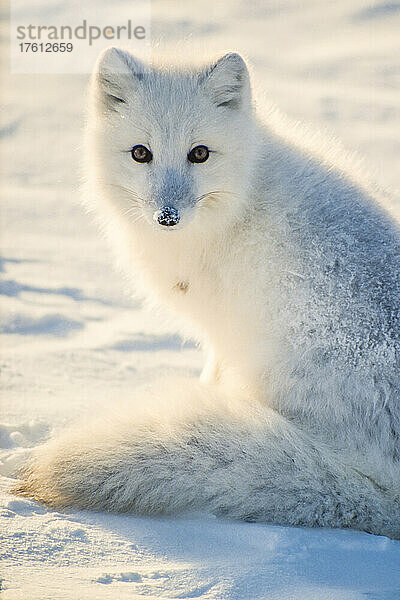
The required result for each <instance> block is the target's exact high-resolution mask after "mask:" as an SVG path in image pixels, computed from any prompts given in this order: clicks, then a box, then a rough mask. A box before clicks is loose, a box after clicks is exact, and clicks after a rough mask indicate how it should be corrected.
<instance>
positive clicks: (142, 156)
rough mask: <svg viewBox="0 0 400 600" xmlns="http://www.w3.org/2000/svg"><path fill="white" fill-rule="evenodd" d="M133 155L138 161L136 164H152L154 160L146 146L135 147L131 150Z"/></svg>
mask: <svg viewBox="0 0 400 600" xmlns="http://www.w3.org/2000/svg"><path fill="white" fill-rule="evenodd" d="M131 155H132V158H133V160H136V162H140V163H147V162H150V161H151V159H152V158H153V155H152V153H151V152H150V150H149V149H148V148H146V146H142V145H141V144H138V145H137V146H133V148H132V150H131Z"/></svg>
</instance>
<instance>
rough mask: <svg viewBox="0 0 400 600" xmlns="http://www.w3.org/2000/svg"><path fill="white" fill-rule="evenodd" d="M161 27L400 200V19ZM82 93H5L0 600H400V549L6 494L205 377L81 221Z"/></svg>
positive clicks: (257, 5) (66, 87)
mask: <svg viewBox="0 0 400 600" xmlns="http://www.w3.org/2000/svg"><path fill="white" fill-rule="evenodd" d="M100 1H101V2H102V3H103V4H104V3H105V0H99V2H98V3H100ZM109 4H110V7H111V3H109ZM121 4H122V2H121V0H119V1H118V2H115V3H113V4H112V10H117V9H118V5H121ZM50 5H51V3H50V2H49V1H46V0H36V1H35V10H37V11H42V13H46V11H49V10H50ZM53 6H55V5H54V3H53ZM60 6H62V7H65V6H66V5H64V4H63V3H61V4H59V5H57V7H55V8H57V9H59V8H60ZM3 10H4V9H3ZM110 10H111V8H110ZM152 10H153V22H152V27H153V38H154V39H155V40H157V39H160V40H166V41H168V42H170V43H173V44H177V46H176V47H177V49H178V51H181V52H183V51H184V50H183V47H184V46H183V45H181V40H182V38H186V43H187V44H189V46H192V48H193V47H194V49H195V52H197V50H198V51H199V52H200V51H202V50H203V49H209V48H210V47H213V48H216V49H217V50H219V51H221V52H225V51H227V50H230V49H237V50H239V51H240V52H243V53H244V54H245V55H246V56H248V58H249V59H250V60H251V61H252V64H253V67H254V69H253V70H254V76H255V78H256V79H257V80H259V81H262V83H263V85H264V87H265V89H266V90H267V93H268V95H269V96H270V97H271V98H272V99H273V100H274V101H275V102H276V103H277V104H278V105H279V106H280V107H281V108H282V109H283V110H284V111H286V112H287V113H288V114H289V115H290V116H292V117H294V118H296V119H301V120H305V121H307V122H309V123H312V124H315V125H316V126H318V127H322V128H328V129H329V130H330V131H332V132H333V133H334V134H335V135H336V136H337V137H338V138H341V139H342V140H343V142H344V144H345V146H346V147H347V148H349V149H350V150H355V151H358V152H360V153H361V154H362V155H364V156H365V157H366V165H367V168H368V170H370V171H371V172H374V173H375V178H376V180H377V181H378V183H380V184H382V185H383V186H385V187H389V188H390V187H392V188H396V189H397V188H399V187H400V94H399V89H400V52H399V45H400V43H399V39H400V36H399V33H400V2H396V1H390V2H389V1H388V2H382V1H380V2H375V3H373V2H365V1H360V0H335V2H330V1H328V0H326V1H324V0H319V1H313V0H303V1H302V2H299V1H298V0H281V1H278V0H276V1H272V0H271V1H267V0H264V1H257V0H255V1H253V2H245V1H243V2H239V1H237V0H231V1H228V0H226V1H225V2H218V1H217V0H213V1H209V0H202V2H196V3H194V2H191V3H187V2H186V3H184V2H181V1H178V0H170V1H169V2H163V1H162V0H153V2H152ZM1 19H2V22H1V31H2V34H1V37H0V44H1V54H2V55H3V57H4V60H5V61H7V52H6V39H7V14H6V13H2V15H1ZM4 66H5V67H6V68H5V69H4V68H3V71H4V70H7V62H5V63H4V65H3V67H4ZM86 83H87V78H86V77H85V76H83V75H80V76H78V75H73V76H72V75H51V76H34V75H25V76H9V75H7V74H5V75H4V77H3V85H2V92H1V94H2V99H3V103H4V104H5V107H4V108H5V110H3V111H2V115H1V119H2V120H1V123H0V158H1V162H2V165H3V171H2V177H1V188H2V198H3V204H2V206H3V209H2V225H1V242H2V247H3V259H2V261H1V270H2V276H3V277H2V282H1V288H0V292H1V298H2V322H3V333H4V335H3V341H2V358H1V366H2V371H3V375H2V377H3V379H2V381H3V392H2V415H1V419H2V422H3V425H2V426H1V430H0V446H1V450H0V452H1V454H0V474H1V481H0V483H1V509H0V510H1V516H2V519H1V534H2V538H4V539H3V540H2V545H1V549H0V552H1V554H2V559H1V560H2V562H1V579H2V580H3V592H2V598H4V599H5V600H11V599H30V600H36V599H37V600H45V599H46V600H47V599H49V600H58V599H63V598H68V599H71V598H73V599H77V600H81V599H82V600H84V599H87V598H93V599H96V600H97V599H99V600H102V599H103V598H104V599H108V598H112V599H117V598H118V599H122V600H123V599H125V598H130V599H132V598H201V599H204V600H205V599H212V598H215V599H224V598H230V599H233V600H235V599H237V600H239V599H240V600H244V599H249V600H250V599H270V600H275V599H276V600H289V599H290V600H317V599H318V600H320V599H321V600H322V599H323V600H330V599H332V600H342V599H343V600H359V599H368V600H396V599H397V600H398V599H400V542H398V541H392V540H388V539H386V538H384V537H375V536H372V535H368V534H364V533H359V532H353V531H330V530H306V529H294V528H284V527H276V526H270V525H264V524H249V523H240V522H239V523H237V522H228V521H223V520H217V519H214V518H211V517H208V516H206V515H191V516H188V517H185V518H179V519H161V518H160V519H154V518H137V517H134V516H126V515H125V516H121V515H110V514H102V513H90V512H77V511H71V512H65V513H62V514H61V513H57V512H53V511H49V510H46V509H44V508H43V507H41V506H39V505H38V504H36V503H34V502H30V501H28V500H24V499H20V498H16V497H13V496H12V495H11V494H10V493H9V488H10V485H11V484H12V482H13V474H14V473H15V469H16V468H17V467H18V466H19V465H20V464H22V462H23V461H24V460H25V459H26V457H27V456H28V455H29V453H30V452H31V448H32V447H34V446H36V445H37V444H39V443H40V442H42V441H43V440H45V439H46V438H47V437H48V436H49V435H50V434H51V432H53V431H56V430H58V429H59V428H60V427H62V426H63V425H65V424H66V423H68V422H70V421H72V420H74V419H76V418H77V417H79V418H85V416H88V417H90V415H92V414H93V413H97V412H98V411H99V410H101V409H102V408H103V407H105V406H107V405H110V404H111V403H113V402H115V401H117V400H118V399H121V398H126V397H129V394H130V393H131V390H132V389H133V388H134V387H135V386H136V385H137V384H138V383H140V382H143V381H148V380H150V379H152V378H153V377H155V376H156V375H157V376H159V375H160V373H163V372H171V371H173V372H178V373H187V372H191V373H197V372H199V370H200V368H201V362H202V357H201V355H200V353H199V351H198V350H197V349H196V348H195V347H194V346H192V345H190V344H186V345H184V346H183V345H182V343H181V340H180V339H179V338H178V337H177V336H176V335H175V334H174V332H173V331H171V330H168V329H167V328H166V326H165V325H163V323H162V322H161V320H159V318H158V317H157V315H155V314H147V313H145V312H144V311H143V310H142V308H141V307H140V306H139V305H138V304H137V303H135V302H133V301H132V300H131V299H130V297H129V294H128V292H127V291H126V290H125V289H124V284H123V281H122V278H121V277H120V275H118V274H116V273H115V271H114V270H113V268H112V259H111V255H110V252H109V250H108V248H107V247H106V245H105V242H104V241H103V239H102V238H101V237H100V235H99V234H98V232H97V230H96V228H95V226H94V225H93V224H92V223H91V221H90V219H89V218H88V217H87V215H86V214H85V212H84V211H83V210H82V208H81V207H80V206H79V204H77V198H78V196H79V194H78V183H79V175H78V173H79V169H78V166H79V162H80V156H81V154H80V149H79V148H80V144H81V129H82V123H83V106H84V96H85V86H86Z"/></svg>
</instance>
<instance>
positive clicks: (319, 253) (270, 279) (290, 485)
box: [19, 49, 400, 537]
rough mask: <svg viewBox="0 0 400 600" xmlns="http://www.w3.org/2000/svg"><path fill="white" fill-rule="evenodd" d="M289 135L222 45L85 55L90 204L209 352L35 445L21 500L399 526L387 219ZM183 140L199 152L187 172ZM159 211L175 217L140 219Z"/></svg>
mask: <svg viewBox="0 0 400 600" xmlns="http://www.w3.org/2000/svg"><path fill="white" fill-rule="evenodd" d="M300 138H301V136H299V135H298V134H296V132H294V130H293V128H292V127H289V126H286V125H285V126H283V125H282V122H279V119H277V118H276V117H275V116H274V115H272V114H270V115H269V116H267V118H266V119H265V122H262V121H261V120H260V118H259V117H258V116H257V115H256V113H255V110H254V106H253V102H252V97H251V90H250V83H249V75H248V71H247V68H246V65H245V63H244V61H243V59H242V58H241V57H240V56H238V55H237V54H228V55H226V56H225V57H223V58H221V59H219V60H218V61H217V62H216V63H213V64H211V65H208V66H206V67H204V68H202V69H195V68H192V69H183V68H170V67H169V68H165V67H164V68H161V67H152V66H149V65H145V64H143V63H141V62H140V61H139V60H137V59H135V58H134V57H132V56H131V55H130V54H129V53H127V52H125V51H122V50H118V49H109V50H107V51H106V52H105V53H103V55H102V56H101V57H100V59H99V62H98V65H97V67H96V71H95V73H94V76H93V79H92V86H91V106H90V111H89V123H88V144H87V155H88V165H89V185H90V202H91V205H92V206H93V207H94V208H95V210H96V211H97V212H98V214H99V215H100V218H101V220H102V223H103V226H104V229H105V231H106V232H107V235H108V236H109V238H110V240H111V241H112V243H113V244H114V246H115V248H116V249H117V254H118V256H119V258H120V260H121V261H122V264H123V265H124V268H125V270H126V272H127V273H128V274H129V275H130V277H131V280H132V282H133V283H134V285H135V287H136V289H138V290H139V292H140V293H141V294H142V295H143V296H144V297H146V298H147V299H148V300H149V302H150V303H156V304H157V305H162V306H164V307H166V308H167V309H168V311H169V314H171V315H173V320H174V321H173V322H174V323H175V324H176V327H177V329H179V331H181V332H182V333H183V334H184V335H186V336H191V337H193V338H194V339H195V340H196V341H198V342H199V343H200V344H201V345H202V347H203V348H204V349H205V350H206V351H207V353H208V359H207V363H206V367H205V369H204V371H203V375H202V378H201V382H196V381H192V380H190V379H188V380H186V379H181V380H177V381H175V382H171V381H166V382H163V383H161V384H159V385H158V386H154V388H153V389H151V390H147V391H144V392H143V393H142V394H139V397H138V398H137V399H136V400H135V401H134V402H132V404H131V405H130V406H129V407H128V406H124V407H121V408H120V409H119V411H117V410H115V414H110V413H108V414H106V415H104V417H103V418H102V419H101V420H99V421H96V422H93V423H92V424H87V425H82V426H81V425H79V426H75V428H74V429H71V430H69V431H67V432H66V433H64V434H63V435H62V436H61V437H60V438H59V439H55V440H53V441H50V442H49V443H48V444H46V445H45V446H43V447H42V448H41V449H40V450H39V451H38V452H37V453H36V456H35V459H34V461H33V463H32V464H31V465H30V466H29V467H28V468H27V470H26V472H25V475H24V478H23V481H22V483H21V485H20V487H19V491H20V493H24V494H28V495H32V496H34V497H36V498H38V499H39V500H41V501H43V502H45V503H48V504H49V505H52V506H57V507H60V506H79V507H85V508H96V509H107V510H120V511H132V512H135V513H140V514H155V513H168V514H171V513H177V512H181V511H185V510H192V509H200V510H208V511H212V512H213V513H215V514H218V515H224V516H227V517H235V518H241V519H248V520H257V521H258V520H265V521H269V522H273V523H280V524H291V525H304V526H329V527H353V528H357V529H362V530H365V531H370V532H373V533H377V534H384V535H388V536H390V537H400V441H399V440H400V437H399V436H400V369H399V365H400V232H399V228H398V225H397V223H395V221H394V220H393V219H391V217H390V216H389V215H388V214H387V213H386V212H385V210H384V209H383V208H382V207H381V206H380V204H379V203H378V200H377V198H375V197H374V193H373V192H371V191H370V190H369V189H368V188H367V186H366V185H364V184H362V183H360V182H359V181H358V178H357V177H356V176H355V174H352V173H351V171H350V174H349V173H347V172H346V170H345V169H343V168H342V167H341V166H340V167H338V166H337V165H338V164H340V161H342V158H341V157H340V156H338V157H337V161H336V162H335V161H334V160H332V159H331V158H330V153H329V152H323V151H322V150H318V147H316V148H314V147H313V145H312V144H310V143H309V141H308V140H305V141H304V143H303V142H302V141H301V139H300ZM138 144H140V145H143V146H145V147H146V148H148V149H149V150H150V151H151V153H152V159H151V161H150V162H148V163H138V162H135V161H134V160H133V159H132V157H131V149H132V147H134V146H136V145H138ZM198 145H205V146H207V147H208V148H209V150H210V156H209V158H208V160H206V161H205V162H204V163H201V164H197V163H191V162H190V161H189V160H188V153H189V152H190V151H191V149H192V148H194V147H196V146H198ZM165 206H170V207H171V206H172V207H174V209H176V210H177V211H178V212H179V214H180V217H181V220H180V223H179V225H178V226H176V227H165V226H163V225H159V224H158V223H157V222H156V221H155V220H154V216H153V215H154V214H157V210H160V209H162V208H163V207H165Z"/></svg>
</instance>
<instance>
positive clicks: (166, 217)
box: [157, 206, 181, 227]
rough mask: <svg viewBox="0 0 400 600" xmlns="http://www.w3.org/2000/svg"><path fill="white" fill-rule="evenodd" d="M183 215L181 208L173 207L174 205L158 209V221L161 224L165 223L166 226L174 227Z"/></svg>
mask: <svg viewBox="0 0 400 600" xmlns="http://www.w3.org/2000/svg"><path fill="white" fill-rule="evenodd" d="M180 220H181V217H180V215H179V210H177V209H176V208H173V207H172V206H164V207H163V208H161V209H160V211H158V214H157V221H158V222H159V223H160V225H164V226H165V227H172V226H173V225H177V224H178V223H179V221H180Z"/></svg>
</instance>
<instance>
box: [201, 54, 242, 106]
mask: <svg viewBox="0 0 400 600" xmlns="http://www.w3.org/2000/svg"><path fill="white" fill-rule="evenodd" d="M200 83H201V85H202V86H203V87H204V89H205V90H206V91H207V92H208V93H209V94H210V96H211V98H212V100H213V102H214V103H215V104H216V105H217V106H221V107H226V108H230V109H238V108H241V107H245V106H250V101H251V94H250V78H249V72H248V70H247V66H246V63H245V62H244V60H243V58H242V57H241V56H240V54H236V52H230V53H229V54H225V56H223V57H222V58H220V59H219V60H217V62H216V63H214V64H212V65H210V66H209V67H207V68H206V69H205V70H204V71H203V72H202V73H201V75H200Z"/></svg>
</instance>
